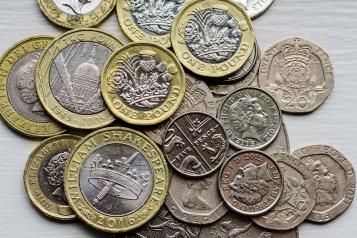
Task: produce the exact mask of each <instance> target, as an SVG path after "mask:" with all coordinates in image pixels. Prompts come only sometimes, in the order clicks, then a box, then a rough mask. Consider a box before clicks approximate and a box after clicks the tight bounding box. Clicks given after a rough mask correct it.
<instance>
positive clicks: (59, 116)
mask: <svg viewBox="0 0 357 238" xmlns="http://www.w3.org/2000/svg"><path fill="white" fill-rule="evenodd" d="M121 46H122V44H121V42H120V41H119V40H117V39H116V38H114V37H113V36H111V35H110V34H109V33H106V32H104V31H101V30H98V29H80V30H73V31H69V32H67V33H65V34H63V35H61V36H59V37H58V38H57V39H56V40H55V41H53V43H52V44H50V45H49V46H48V47H47V49H46V50H45V51H44V53H43V55H42V57H41V58H40V61H39V65H38V67H37V70H36V89H37V93H38V96H39V98H40V101H41V102H42V104H43V105H44V107H45V109H46V111H47V112H48V113H50V114H51V116H52V117H53V118H54V119H56V120H57V121H59V122H61V123H62V124H65V125H67V126H69V127H73V128H76V129H96V128H100V127H104V126H106V125H109V124H110V123H112V122H113V121H114V120H115V118H114V116H113V115H112V114H111V113H110V112H109V110H108V108H107V106H106V105H105V104H104V100H103V98H102V94H101V91H100V75H101V72H102V69H103V66H104V64H105V63H106V61H107V60H108V59H109V57H110V56H111V54H112V52H113V51H115V50H117V49H118V48H120V47H121Z"/></svg>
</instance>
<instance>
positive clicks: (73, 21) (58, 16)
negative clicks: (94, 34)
mask: <svg viewBox="0 0 357 238" xmlns="http://www.w3.org/2000/svg"><path fill="white" fill-rule="evenodd" d="M115 3H116V0H38V4H39V5H40V8H41V11H42V12H43V14H44V15H45V16H46V17H47V18H48V19H49V20H51V21H52V22H53V23H55V24H57V25H59V26H62V27H66V28H71V29H74V28H80V27H91V26H96V25H98V24H99V23H101V22H102V21H103V20H104V19H105V18H106V17H107V16H108V15H109V13H110V12H111V11H112V10H113V9H114V6H115Z"/></svg>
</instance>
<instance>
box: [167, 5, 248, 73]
mask: <svg viewBox="0 0 357 238" xmlns="http://www.w3.org/2000/svg"><path fill="white" fill-rule="evenodd" d="M171 40H172V46H173V49H174V51H175V53H176V55H177V57H178V59H179V60H180V61H181V63H182V64H183V65H184V66H185V67H186V68H188V69H189V70H191V71H192V72H194V73H195V74H197V75H201V76H206V77H224V76H227V75H230V74H232V73H234V72H236V71H237V70H238V69H240V68H241V67H242V66H243V65H244V64H245V62H246V61H247V60H248V58H249V56H250V54H251V52H252V51H253V48H254V30H253V26H252V23H251V21H250V18H249V16H248V15H247V14H246V12H245V11H244V9H243V8H242V7H241V6H240V5H238V4H236V3H234V2H233V1H229V0H195V1H190V2H189V3H187V4H185V5H184V7H183V8H182V10H181V11H180V12H179V14H178V15H177V17H176V19H175V21H174V23H173V25H172V30H171Z"/></svg>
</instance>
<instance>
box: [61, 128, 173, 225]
mask: <svg viewBox="0 0 357 238" xmlns="http://www.w3.org/2000/svg"><path fill="white" fill-rule="evenodd" d="M64 187H65V192H66V195H67V199H68V202H69V204H70V206H71V207H72V209H73V210H74V211H75V213H76V214H77V216H78V217H79V218H80V219H81V220H83V221H84V222H85V223H87V224H88V225H90V226H92V227H94V228H96V229H99V230H102V231H106V232H126V231H130V230H133V229H136V228H138V227H140V226H142V225H144V224H145V223H147V222H148V221H149V220H150V219H151V218H152V217H153V216H155V214H156V213H157V212H158V211H159V209H160V207H161V206H162V204H163V203H164V200H165V197H166V194H167V190H168V187H169V172H168V168H167V164H166V161H165V158H164V156H163V154H162V153H161V151H160V149H159V148H158V147H157V146H156V144H155V143H154V142H153V141H151V140H150V139H149V138H148V137H146V136H145V135H144V134H142V133H140V132H137V131H135V130H132V129H129V128H125V127H108V128H105V129H101V130H98V131H95V132H93V133H91V134H90V135H88V136H87V137H85V138H84V139H83V140H81V141H80V142H79V143H78V146H77V147H76V149H75V150H74V151H73V154H72V156H71V158H70V160H69V163H68V169H67V170H66V171H65V174H64Z"/></svg>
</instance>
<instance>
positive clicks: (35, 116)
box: [0, 36, 65, 137]
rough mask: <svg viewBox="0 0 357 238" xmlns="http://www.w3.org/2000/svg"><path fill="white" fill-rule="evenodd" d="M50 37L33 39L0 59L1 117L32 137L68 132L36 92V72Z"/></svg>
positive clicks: (51, 39)
mask: <svg viewBox="0 0 357 238" xmlns="http://www.w3.org/2000/svg"><path fill="white" fill-rule="evenodd" d="M53 39H54V38H53V37H51V36H34V37H31V38H27V39H24V40H23V41H20V42H18V43H16V44H15V45H14V46H12V47H11V48H10V49H9V50H8V51H7V52H5V53H4V54H3V56H2V57H1V59H0V114H1V116H2V118H3V119H4V120H5V122H6V123H7V124H8V125H9V126H10V127H11V128H13V129H14V130H16V131H17V132H19V133H22V134H24V135H26V136H31V137H50V136H54V135H58V134H61V133H63V132H64V131H65V129H64V128H62V127H61V126H60V125H58V124H56V123H55V122H54V121H53V120H52V119H51V118H50V117H49V116H48V115H47V114H46V112H45V109H44V108H43V107H42V105H41V103H40V100H39V99H38V96H37V92H36V89H35V70H36V66H37V63H38V60H39V58H40V55H41V53H42V51H43V50H44V49H45V48H46V47H47V45H48V44H50V43H51V42H52V41H53Z"/></svg>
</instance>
